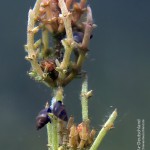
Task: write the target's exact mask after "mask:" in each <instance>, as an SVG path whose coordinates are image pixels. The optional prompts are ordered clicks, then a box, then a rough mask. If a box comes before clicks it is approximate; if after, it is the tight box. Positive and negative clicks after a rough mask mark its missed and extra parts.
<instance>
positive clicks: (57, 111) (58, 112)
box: [52, 101, 68, 121]
mask: <svg viewBox="0 0 150 150" xmlns="http://www.w3.org/2000/svg"><path fill="white" fill-rule="evenodd" d="M52 112H53V114H54V115H55V116H56V117H58V118H59V119H61V120H63V121H68V116H67V112H66V109H65V106H64V105H63V104H62V102H61V101H56V102H55V104H54V107H53V110H52Z"/></svg>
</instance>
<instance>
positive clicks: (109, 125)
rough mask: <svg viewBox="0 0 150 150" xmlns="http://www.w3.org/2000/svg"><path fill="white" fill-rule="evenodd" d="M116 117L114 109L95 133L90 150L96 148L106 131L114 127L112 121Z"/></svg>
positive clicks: (95, 149)
mask: <svg viewBox="0 0 150 150" xmlns="http://www.w3.org/2000/svg"><path fill="white" fill-rule="evenodd" d="M116 117H117V110H116V109H115V110H114V111H113V113H112V114H111V115H110V117H109V119H108V120H107V122H106V123H105V124H104V126H103V128H102V129H101V131H100V132H99V134H98V135H97V137H96V139H95V141H94V143H93V145H92V146H91V148H90V150H97V149H98V147H99V145H100V144H101V142H102V140H103V138H104V137H105V135H106V134H107V132H108V131H109V130H110V129H112V128H113V127H114V121H115V120H116Z"/></svg>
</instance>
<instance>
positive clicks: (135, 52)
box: [0, 0, 150, 150]
mask: <svg viewBox="0 0 150 150" xmlns="http://www.w3.org/2000/svg"><path fill="white" fill-rule="evenodd" d="M34 2H35V1H33V0H30V1H23V0H22V1H21V0H16V1H2V2H1V9H0V18H1V21H0V47H1V50H0V51H1V54H0V68H1V71H0V150H20V149H21V150H47V147H46V144H47V139H46V130H45V129H42V130H40V131H38V132H37V131H36V129H35V117H36V115H37V113H38V112H39V110H40V109H42V108H43V106H44V104H45V102H46V101H48V100H50V99H51V91H50V90H49V89H48V88H46V87H45V86H43V85H41V84H39V83H36V82H34V81H33V80H31V79H30V78H29V77H28V76H27V74H26V73H27V71H28V70H29V69H30V64H29V63H28V62H26V61H25V60H24V57H25V55H26V53H25V51H24V48H23V45H24V44H25V43H26V26H27V13H28V10H29V8H32V7H33V5H34ZM89 3H90V6H91V7H92V9H93V16H94V21H95V23H96V24H97V25H98V27H97V28H96V29H95V31H94V33H93V38H92V40H91V44H90V48H89V49H90V51H89V55H88V59H87V61H86V63H85V65H84V68H85V69H84V70H87V71H88V76H89V89H93V90H94V96H93V97H92V98H91V99H90V101H89V116H90V119H91V125H92V127H95V129H97V131H98V130H99V129H100V128H101V125H102V124H103V123H104V122H105V121H106V120H107V118H108V116H109V115H110V113H111V112H112V110H113V109H114V108H117V109H118V112H119V116H118V118H117V120H116V123H115V129H114V130H112V131H110V132H109V134H108V135H107V136H106V137H105V139H104V141H103V143H102V145H101V149H102V150H134V149H137V119H138V118H140V119H144V120H145V150H146V149H147V150H148V149H149V148H150V135H149V133H150V117H149V114H150V9H149V8H150V1H149V0H143V1H141V0H89ZM80 89H81V80H79V79H77V80H74V81H73V82H72V83H71V84H70V85H69V86H67V87H66V89H65V104H66V107H67V110H68V113H69V115H73V116H75V120H76V122H78V123H80V122H81V109H80V100H79V94H80Z"/></svg>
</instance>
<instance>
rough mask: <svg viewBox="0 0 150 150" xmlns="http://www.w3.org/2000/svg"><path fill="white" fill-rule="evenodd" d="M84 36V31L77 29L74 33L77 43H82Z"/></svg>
mask: <svg viewBox="0 0 150 150" xmlns="http://www.w3.org/2000/svg"><path fill="white" fill-rule="evenodd" d="M83 36H84V33H83V32H77V31H76V32H74V33H73V39H74V41H75V42H77V43H82V40H83Z"/></svg>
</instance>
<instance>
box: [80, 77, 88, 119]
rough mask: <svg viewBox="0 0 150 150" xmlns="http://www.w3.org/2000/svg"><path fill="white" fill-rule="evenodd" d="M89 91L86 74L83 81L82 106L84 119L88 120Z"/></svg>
mask: <svg viewBox="0 0 150 150" xmlns="http://www.w3.org/2000/svg"><path fill="white" fill-rule="evenodd" d="M87 92H88V79H87V76H86V75H85V77H84V79H83V83H82V90H81V106H82V120H83V121H87V120H88V97H87V96H86V93H87Z"/></svg>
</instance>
